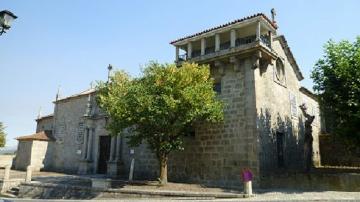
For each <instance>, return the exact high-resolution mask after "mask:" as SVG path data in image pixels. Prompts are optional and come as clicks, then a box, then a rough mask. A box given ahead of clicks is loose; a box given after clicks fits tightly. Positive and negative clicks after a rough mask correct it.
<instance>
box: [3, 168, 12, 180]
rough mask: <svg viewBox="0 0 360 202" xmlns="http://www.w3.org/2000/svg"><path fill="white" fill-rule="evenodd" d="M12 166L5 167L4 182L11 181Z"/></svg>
mask: <svg viewBox="0 0 360 202" xmlns="http://www.w3.org/2000/svg"><path fill="white" fill-rule="evenodd" d="M10 168H11V167H10V165H7V166H5V173H4V181H5V180H9V179H10Z"/></svg>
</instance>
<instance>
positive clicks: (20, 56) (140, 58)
mask: <svg viewBox="0 0 360 202" xmlns="http://www.w3.org/2000/svg"><path fill="white" fill-rule="evenodd" d="M271 8H275V9H276V11H277V17H276V20H277V22H278V25H279V30H278V33H279V34H284V35H285V37H286V39H287V41H288V43H289V45H290V47H291V50H292V51H293V53H294V56H295V58H296V59H297V62H298V64H299V66H300V68H301V70H302V72H303V74H304V76H305V79H304V80H303V81H302V84H303V85H304V86H306V87H308V88H311V87H312V82H311V80H310V79H309V73H310V71H311V69H312V67H313V66H314V63H315V62H316V60H317V59H319V58H320V57H321V56H322V54H323V52H322V47H323V44H324V43H325V42H326V41H327V40H329V39H330V38H331V39H334V40H341V39H348V40H351V41H353V40H354V39H355V37H356V36H357V35H360V26H359V24H358V23H359V21H360V12H359V8H360V1H356V0H353V1H350V0H348V1H289V0H286V1H260V0H243V1H240V0H234V1H230V0H222V1H219V0H206V1H205V0H198V1H194V0H180V1H169V0H159V1H155V0H154V1H146V0H143V1H139V0H132V1H116V0H104V1H95V0H77V1H75V0H61V1H60V0H57V1H55V0H53V1H48V0H47V1H45V0H43V1H40V0H32V1H20V0H0V10H3V9H8V10H10V11H12V12H13V13H15V14H16V15H17V16H18V17H19V18H18V19H17V20H16V21H14V24H13V27H12V28H11V30H10V31H9V32H8V33H6V34H4V35H2V36H0V92H1V94H0V121H1V122H3V123H4V124H5V125H6V126H7V128H6V132H7V133H8V136H7V141H8V146H11V145H16V141H15V140H14V138H15V137H16V136H21V135H27V134H32V133H33V132H34V131H35V126H36V124H35V121H34V119H35V118H36V116H37V113H38V110H39V107H40V106H41V107H42V111H43V114H49V113H52V112H53V104H52V101H53V100H54V99H55V94H56V91H57V88H58V86H59V85H61V94H62V95H63V96H67V95H71V94H74V93H77V92H80V91H82V90H84V89H87V88H88V87H89V86H90V83H91V81H96V80H105V79H106V76H107V69H106V68H107V65H108V64H109V63H111V64H113V65H114V66H115V67H116V68H117V69H125V70H126V71H127V72H129V73H130V74H132V75H134V76H136V75H138V74H139V73H140V67H141V65H144V64H146V63H147V62H148V61H149V60H157V61H159V62H172V61H173V60H174V56H175V50H174V48H173V47H172V46H171V45H169V42H170V41H171V40H174V39H177V38H179V37H182V36H185V35H188V34H192V33H195V32H198V31H202V30H204V29H207V28H210V27H213V26H216V25H219V24H223V23H226V22H228V21H232V20H234V19H238V18H242V17H245V16H248V15H252V14H254V13H259V12H263V13H265V14H267V15H268V16H270V9H271Z"/></svg>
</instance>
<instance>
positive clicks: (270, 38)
mask: <svg viewBox="0 0 360 202" xmlns="http://www.w3.org/2000/svg"><path fill="white" fill-rule="evenodd" d="M269 43H270V44H269V45H270V48H272V43H273V35H272V32H271V31H269Z"/></svg>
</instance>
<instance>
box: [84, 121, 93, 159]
mask: <svg viewBox="0 0 360 202" xmlns="http://www.w3.org/2000/svg"><path fill="white" fill-rule="evenodd" d="M93 135H94V129H93V128H89V139H88V144H87V145H88V146H87V152H86V160H88V161H91V160H92V158H91V149H92V142H93V140H92V139H93Z"/></svg>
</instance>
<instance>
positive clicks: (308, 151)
mask: <svg viewBox="0 0 360 202" xmlns="http://www.w3.org/2000/svg"><path fill="white" fill-rule="evenodd" d="M299 107H300V109H301V111H302V113H303V114H304V116H305V119H306V120H305V138H304V159H305V171H306V172H309V171H310V169H311V167H312V165H313V161H312V153H313V147H312V143H313V136H312V126H311V124H312V122H313V121H314V119H315V116H311V115H310V114H308V113H307V111H306V110H307V107H306V106H305V104H302V105H300V106H299Z"/></svg>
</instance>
